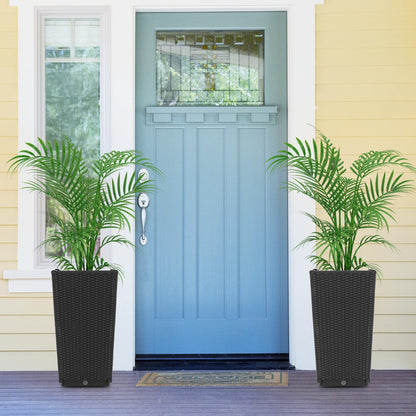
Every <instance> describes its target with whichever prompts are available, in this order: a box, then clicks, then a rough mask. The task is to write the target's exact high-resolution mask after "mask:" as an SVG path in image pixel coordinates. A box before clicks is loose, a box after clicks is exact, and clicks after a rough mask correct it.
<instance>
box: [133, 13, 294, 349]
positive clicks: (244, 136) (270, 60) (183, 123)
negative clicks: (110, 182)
mask: <svg viewBox="0 0 416 416" xmlns="http://www.w3.org/2000/svg"><path fill="white" fill-rule="evenodd" d="M136 26H137V38H136V73H137V75H136V132H137V133H136V135H137V137H136V146H137V148H138V149H139V150H141V151H143V152H144V153H145V155H146V156H148V157H149V158H151V159H152V160H153V161H154V162H155V163H156V165H157V166H158V168H160V169H161V170H162V171H163V175H161V176H160V177H157V178H153V179H155V180H156V182H157V187H158V191H157V192H156V193H155V194H152V195H150V205H149V207H148V209H147V221H148V223H147V224H146V234H147V237H148V243H147V245H146V246H141V245H140V243H139V241H138V239H137V250H136V352H137V353H138V354H186V353H188V354H203V353H211V354H213V353H287V352H288V312H287V308H288V299H287V298H288V293H287V195H286V191H285V190H284V189H282V188H281V185H280V184H281V181H284V180H285V172H281V173H280V174H279V176H277V175H268V174H267V173H266V171H265V161H266V160H267V158H269V157H270V156H271V155H272V154H274V153H275V152H276V151H277V149H278V148H280V147H282V145H283V142H284V141H286V138H287V114H286V108H287V96H286V89H287V88H286V15H285V13H280V12H279V13H278V12H272V13H260V12H259V13H142V14H138V15H137V23H136ZM178 28H180V29H184V30H191V29H192V30H195V29H201V30H202V29H203V30H237V29H240V28H241V29H253V30H257V29H264V45H265V46H264V48H265V49H264V50H265V82H264V93H265V104H266V105H264V106H247V105H242V106H224V107H222V106H156V102H157V100H156V70H155V65H156V59H155V56H156V53H155V50H156V30H164V31H169V30H172V29H175V30H177V29H178ZM240 55H242V56H241V57H240V58H241V60H240V61H239V62H240V63H239V64H240V65H243V66H244V65H245V66H247V65H248V64H247V59H248V58H247V56H245V55H244V54H240ZM240 58H239V59H240ZM172 65H176V66H178V64H177V63H176V62H175V63H174V64H172ZM209 82H210V83H211V84H209V85H208V84H206V88H207V91H209V90H210V89H209V88H208V86H212V88H211V90H215V88H216V86H215V85H214V84H215V83H214V81H212V80H209ZM204 85H205V84H204ZM137 218H138V221H137V234H138V235H139V234H140V228H141V223H140V220H139V218H140V215H139V212H138V216H137Z"/></svg>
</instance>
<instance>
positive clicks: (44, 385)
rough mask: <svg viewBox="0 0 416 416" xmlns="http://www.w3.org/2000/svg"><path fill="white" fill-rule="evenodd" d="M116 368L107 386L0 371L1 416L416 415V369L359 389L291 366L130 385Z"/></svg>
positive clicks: (134, 375) (134, 376)
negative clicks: (237, 376) (253, 383)
mask: <svg viewBox="0 0 416 416" xmlns="http://www.w3.org/2000/svg"><path fill="white" fill-rule="evenodd" d="M142 375H143V373H142V372H133V371H132V372H115V373H114V375H113V382H112V384H111V385H110V387H107V388H64V387H61V385H60V384H59V383H58V378H57V373H56V372H0V415H2V416H6V415H13V416H23V415H42V416H44V415H60V416H62V415H82V416H84V415H115V416H117V415H120V416H122V415H146V416H156V415H158V416H159V415H160V416H162V415H163V416H187V415H192V416H204V415H215V416H219V415H238V416H245V415H247V416H261V415H267V416H270V415H328V416H329V415H331V416H338V415H350V416H351V415H377V416H380V415H385V416H391V415H406V416H408V415H416V370H415V371H413V370H412V371H396V370H394V371H384V370H383V371H373V372H372V380H371V383H370V384H369V386H367V387H364V388H345V389H343V388H335V389H334V388H332V389H329V388H321V387H319V386H318V384H317V383H316V378H315V372H312V371H299V370H296V371H290V372H289V387H277V388H276V387H275V388H271V387H267V388H266V387H225V388H220V387H192V388H184V387H146V388H138V387H136V383H137V381H138V380H139V379H140V378H141V376H142Z"/></svg>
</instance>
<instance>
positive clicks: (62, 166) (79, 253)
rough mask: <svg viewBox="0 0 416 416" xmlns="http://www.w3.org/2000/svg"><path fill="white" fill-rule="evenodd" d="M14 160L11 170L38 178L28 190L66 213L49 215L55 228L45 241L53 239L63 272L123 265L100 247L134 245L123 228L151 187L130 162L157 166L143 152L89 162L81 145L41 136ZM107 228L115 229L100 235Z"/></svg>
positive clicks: (56, 259)
mask: <svg viewBox="0 0 416 416" xmlns="http://www.w3.org/2000/svg"><path fill="white" fill-rule="evenodd" d="M26 145H27V148H26V149H24V150H22V151H20V153H19V154H18V155H17V156H15V157H13V158H11V159H10V161H9V162H10V169H11V170H13V171H15V170H17V169H29V170H30V171H31V172H32V173H33V174H34V179H33V180H30V181H27V182H26V188H27V189H29V190H30V191H37V192H40V193H42V194H44V195H45V196H46V197H48V198H51V199H52V200H54V201H56V202H57V203H58V206H59V207H60V208H61V210H60V211H61V213H62V214H63V215H57V214H53V213H50V215H51V217H52V220H53V222H54V223H55V227H54V230H53V232H51V233H50V235H49V236H48V237H47V238H46V239H45V240H44V241H43V243H42V244H41V245H46V244H50V243H53V244H54V247H55V248H56V253H55V254H53V255H52V256H51V259H52V260H53V261H54V262H55V263H56V264H57V266H58V267H59V268H60V269H62V270H101V269H104V268H115V269H119V270H120V267H119V266H117V265H115V264H110V263H109V262H108V261H106V260H105V259H103V258H102V256H101V254H102V249H103V248H104V247H105V246H107V245H109V244H113V243H118V244H124V245H128V246H133V243H132V242H131V241H129V240H128V239H126V238H125V237H123V236H122V235H121V234H120V233H119V231H120V230H121V229H123V228H124V227H127V228H130V221H131V220H132V219H134V206H133V204H131V201H132V199H133V197H134V196H135V194H137V193H140V192H146V191H148V190H150V189H151V188H152V182H151V181H142V180H141V179H142V178H141V177H137V176H136V174H135V173H134V172H124V171H123V170H124V169H125V168H126V167H129V166H137V165H141V166H145V167H147V168H150V169H153V170H155V167H154V166H153V165H152V164H151V163H150V161H149V160H148V159H146V158H144V157H143V156H142V155H141V154H140V153H138V152H136V151H134V150H131V151H118V150H113V151H111V152H108V153H105V154H103V155H102V156H101V157H100V158H99V159H97V160H95V161H93V162H92V164H91V165H90V166H88V162H87V160H86V158H85V157H84V156H83V154H82V151H81V149H80V148H78V147H77V146H75V145H74V144H73V143H72V142H71V141H70V140H68V139H64V140H63V141H62V142H61V143H59V142H58V141H55V142H54V143H50V142H48V141H44V140H42V139H40V138H39V139H38V145H34V144H32V143H26ZM103 230H112V231H115V233H114V232H113V233H112V234H110V235H106V236H102V231H103Z"/></svg>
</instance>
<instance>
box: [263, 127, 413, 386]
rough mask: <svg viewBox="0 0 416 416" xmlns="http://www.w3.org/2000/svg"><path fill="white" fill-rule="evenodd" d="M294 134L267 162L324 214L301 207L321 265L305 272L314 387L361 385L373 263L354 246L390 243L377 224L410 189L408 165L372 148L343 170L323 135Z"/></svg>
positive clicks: (366, 374)
mask: <svg viewBox="0 0 416 416" xmlns="http://www.w3.org/2000/svg"><path fill="white" fill-rule="evenodd" d="M296 140H297V144H296V145H293V144H289V143H288V144H287V149H285V150H280V151H279V152H278V153H277V154H276V155H275V156H274V157H272V158H270V159H269V160H268V164H269V165H268V167H269V169H278V168H281V167H287V168H288V170H289V173H290V175H291V176H290V180H289V182H288V188H289V190H290V191H295V192H299V193H301V194H303V195H306V196H308V197H310V198H312V199H313V200H314V201H315V202H316V203H317V204H318V205H319V206H320V207H321V208H322V209H323V211H324V213H325V214H324V215H322V216H321V217H320V216H318V215H315V214H313V213H306V215H307V216H308V217H309V218H310V219H311V221H312V223H313V224H314V225H315V231H313V232H312V233H311V234H310V235H309V236H307V237H306V238H305V239H304V240H303V241H301V242H300V243H299V245H304V244H307V243H314V244H315V248H316V253H317V254H311V255H310V256H309V257H310V259H311V260H312V262H313V263H314V264H315V266H316V267H317V269H320V270H317V269H315V270H311V271H310V273H309V274H310V282H311V295H312V316H313V324H314V338H315V357H316V368H317V379H318V382H319V383H320V384H321V386H331V387H337V386H339V387H341V386H342V387H345V386H366V385H367V384H368V382H369V381H370V372H371V349H372V336H373V322H374V298H375V282H376V271H375V270H374V269H377V270H378V271H379V269H378V267H377V266H376V265H373V264H370V263H369V262H368V261H367V260H365V259H364V258H363V256H362V255H361V254H360V253H361V250H362V249H363V248H364V247H365V246H367V245H369V244H376V245H381V246H386V247H389V248H394V246H393V245H392V244H391V243H390V242H388V241H387V240H386V239H385V238H384V237H383V236H382V235H380V234H378V231H379V230H380V229H382V228H387V229H388V227H389V222H390V221H391V220H394V211H393V207H392V204H393V201H394V200H395V198H396V197H398V196H399V195H401V194H403V193H407V192H411V191H413V189H414V187H413V185H412V183H411V181H410V180H409V179H406V178H405V176H404V172H405V171H415V168H414V167H413V166H412V165H411V164H410V162H409V161H408V160H407V159H406V158H405V157H403V156H401V155H400V153H399V152H397V151H395V150H382V151H376V150H371V151H369V152H365V153H363V154H361V155H360V156H359V157H358V158H357V159H356V160H355V161H354V162H353V163H352V164H351V166H350V167H349V169H347V168H346V167H345V165H344V162H343V160H342V159H341V152H340V150H339V149H337V148H336V147H335V146H334V145H333V144H332V143H331V141H330V140H329V139H328V138H327V137H325V136H324V135H323V134H321V135H320V138H319V140H316V139H314V140H312V141H311V142H308V141H302V140H300V139H296ZM392 168H393V169H392ZM394 168H396V169H398V170H399V172H396V171H394ZM388 169H390V170H389V171H387V170H388ZM366 269H367V270H366ZM368 269H370V270H368Z"/></svg>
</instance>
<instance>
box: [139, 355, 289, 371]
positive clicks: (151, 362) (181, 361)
mask: <svg viewBox="0 0 416 416" xmlns="http://www.w3.org/2000/svg"><path fill="white" fill-rule="evenodd" d="M133 370H135V371H154V370H159V371H169V370H175V371H178V370H295V366H294V365H292V364H290V362H289V354H137V355H136V366H135V367H134V368H133Z"/></svg>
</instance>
